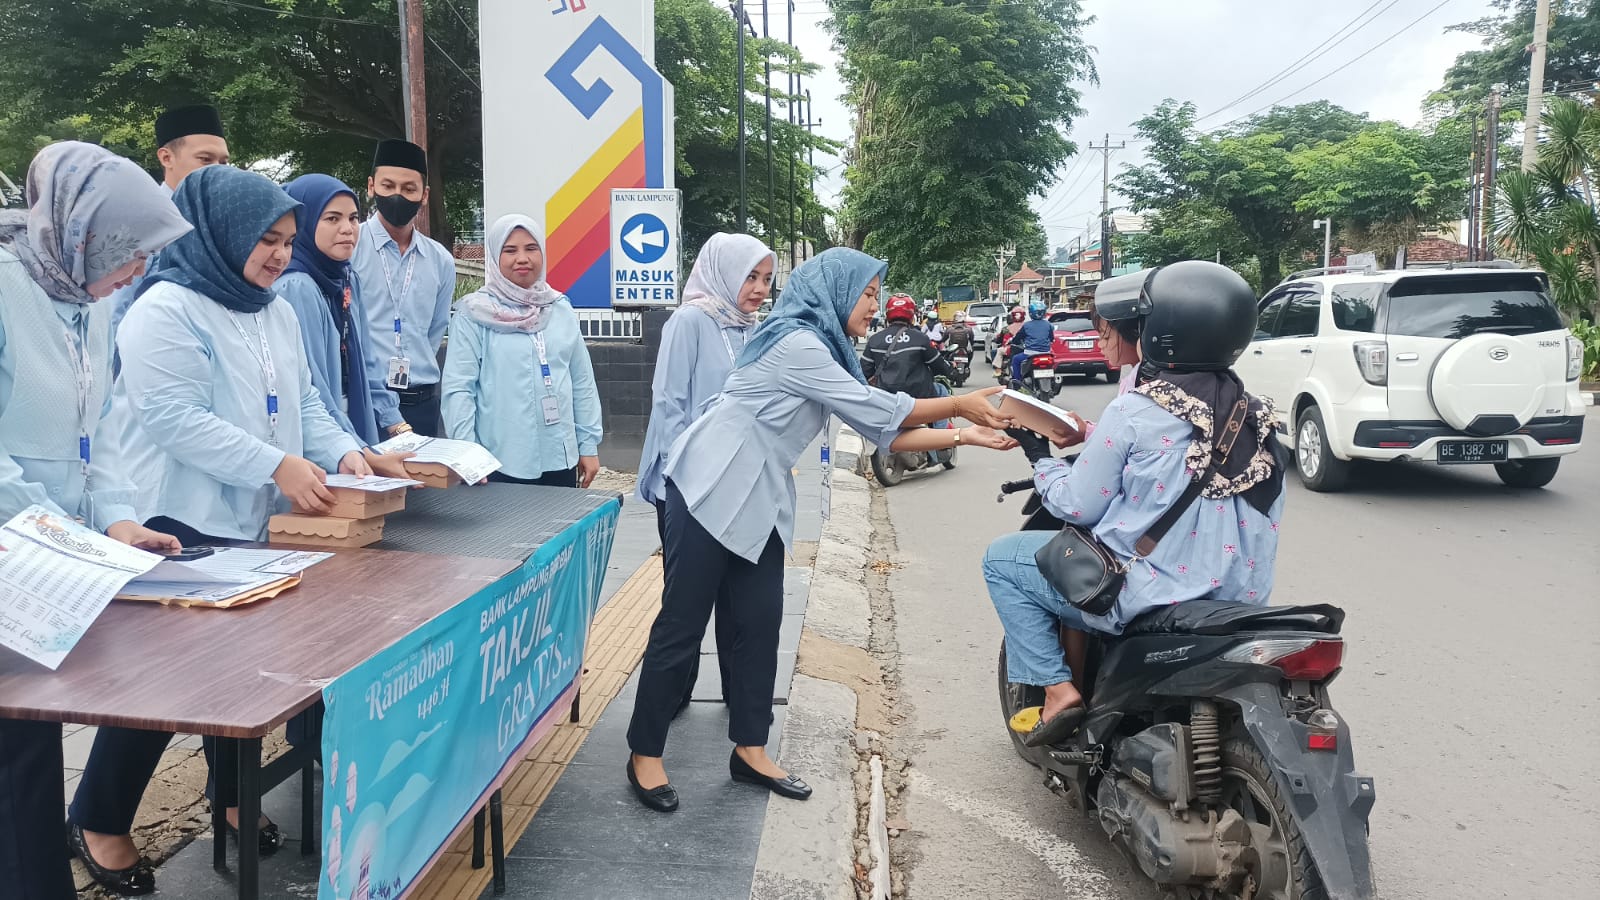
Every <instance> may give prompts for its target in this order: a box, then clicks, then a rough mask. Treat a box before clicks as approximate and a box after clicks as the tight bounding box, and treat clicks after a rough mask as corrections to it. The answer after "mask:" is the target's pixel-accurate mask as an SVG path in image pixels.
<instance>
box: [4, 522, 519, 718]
mask: <svg viewBox="0 0 1600 900" xmlns="http://www.w3.org/2000/svg"><path fill="white" fill-rule="evenodd" d="M518 564H519V561H518V560H515V559H491V558H481V557H461V556H437V555H432V554H423V553H409V552H399V551H385V550H370V549H369V550H341V551H337V552H336V553H335V555H334V557H333V558H332V559H329V560H326V561H324V562H322V563H321V564H319V565H316V566H314V567H312V568H311V569H308V570H307V571H306V574H305V580H304V581H302V582H301V584H300V585H299V586H298V587H296V588H293V589H291V590H289V591H286V592H285V593H283V594H281V595H280V596H278V597H275V598H273V599H271V600H266V601H262V602H259V603H253V604H250V605H248V606H243V607H237V608H234V609H185V608H183V607H176V606H170V607H169V606H161V605H159V604H155V603H130V602H124V601H116V602H113V603H112V604H111V605H110V606H109V607H108V608H107V609H106V611H105V612H104V613H103V614H102V615H101V616H100V618H99V620H98V621H96V622H95V624H94V625H93V626H92V627H91V628H90V629H89V631H88V633H86V634H85V635H84V637H83V640H82V641H81V642H79V644H78V646H77V647H76V648H74V649H73V651H72V652H71V653H70V654H69V655H68V656H67V659H66V661H65V662H64V663H62V665H61V668H60V669H59V670H57V671H55V672H51V671H50V670H48V669H46V668H44V667H43V666H41V665H38V664H37V663H34V662H32V661H30V660H27V659H24V658H23V657H21V656H19V655H17V654H14V653H0V717H4V718H12V719H31V720H39V721H55V722H75V723H80V724H84V725H120V726H123V727H128V728H147V729H154V730H160V731H177V732H182V733H185V734H205V735H214V736H220V737H232V738H250V737H261V736H263V735H265V734H267V733H268V732H269V731H271V730H272V729H273V728H274V727H276V726H277V725H279V724H281V723H283V722H285V721H287V720H288V719H289V718H290V717H291V716H293V715H294V714H295V713H298V712H300V711H301V710H303V709H306V708H307V707H309V706H311V705H312V704H314V703H315V702H316V701H317V700H318V699H319V698H320V697H321V695H322V688H323V686H324V685H326V684H327V683H328V682H329V681H331V680H332V679H334V678H337V677H338V676H340V675H343V674H344V673H345V672H348V671H350V670H351V669H352V668H354V667H356V666H357V665H359V664H361V663H362V662H364V661H366V660H367V659H370V658H371V657H372V656H373V655H374V654H376V653H378V652H379V651H380V650H383V649H384V648H386V647H388V646H389V645H391V644H393V643H394V642H396V641H398V640H400V639H401V638H403V637H405V636H406V635H408V634H410V633H411V632H412V631H414V630H416V628H418V627H419V626H421V625H422V624H424V623H425V622H428V621H429V620H431V619H433V618H434V617H436V616H438V615H439V614H441V613H443V612H445V611H446V610H448V609H450V608H451V607H453V606H455V605H456V604H457V603H460V602H461V601H463V600H465V599H467V598H468V597H470V596H472V595H473V594H474V593H476V592H477V591H478V590H479V589H480V588H483V587H484V586H486V585H488V584H491V583H493V582H494V581H495V580H496V579H498V578H500V577H501V576H503V575H505V574H506V573H508V572H510V571H512V570H513V569H515V568H516V567H517V566H518Z"/></svg>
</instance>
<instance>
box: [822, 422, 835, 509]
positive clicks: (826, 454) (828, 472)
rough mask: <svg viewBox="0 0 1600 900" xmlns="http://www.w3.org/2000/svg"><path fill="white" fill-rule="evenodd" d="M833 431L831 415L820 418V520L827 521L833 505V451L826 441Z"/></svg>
mask: <svg viewBox="0 0 1600 900" xmlns="http://www.w3.org/2000/svg"><path fill="white" fill-rule="evenodd" d="M832 432H833V416H832V415H829V416H828V417H827V418H825V419H823V420H822V521H824V522H826V521H828V516H829V514H830V513H831V512H832V507H833V451H832V450H831V449H830V448H829V446H828V441H829V438H830V436H831V434H832Z"/></svg>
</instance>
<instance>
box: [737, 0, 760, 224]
mask: <svg viewBox="0 0 1600 900" xmlns="http://www.w3.org/2000/svg"><path fill="white" fill-rule="evenodd" d="M733 20H734V21H733V30H734V32H735V33H736V34H737V35H738V39H737V40H736V41H735V51H734V52H735V53H736V54H737V55H738V57H739V62H738V72H739V75H738V79H737V80H738V82H739V85H738V92H739V231H741V232H744V231H748V230H749V224H748V223H749V221H750V202H749V191H748V188H749V184H748V182H749V178H748V175H747V172H746V165H745V160H746V153H747V148H746V146H745V145H746V143H747V141H746V135H745V129H744V32H745V29H746V28H749V27H750V17H749V16H747V15H745V12H744V0H733ZM751 33H752V34H754V33H755V29H753V28H751Z"/></svg>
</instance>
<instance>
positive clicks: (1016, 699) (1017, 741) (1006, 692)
mask: <svg viewBox="0 0 1600 900" xmlns="http://www.w3.org/2000/svg"><path fill="white" fill-rule="evenodd" d="M995 671H996V672H997V673H998V675H999V678H1000V727H1001V728H1003V729H1005V732H1006V734H1008V735H1010V737H1011V747H1012V749H1014V750H1016V751H1017V755H1018V756H1020V757H1022V758H1023V759H1024V760H1025V761H1027V762H1030V763H1031V762H1033V760H1032V759H1029V758H1028V748H1026V747H1024V746H1022V735H1020V734H1017V733H1016V732H1015V731H1012V730H1011V717H1012V716H1014V715H1016V714H1017V713H1018V712H1020V711H1022V710H1024V709H1027V708H1028V707H1030V706H1043V705H1044V688H1042V687H1035V686H1034V685H1031V684H1012V683H1011V682H1010V681H1008V680H1006V639H1005V638H1001V639H1000V662H999V664H998V665H997V666H996V668H995Z"/></svg>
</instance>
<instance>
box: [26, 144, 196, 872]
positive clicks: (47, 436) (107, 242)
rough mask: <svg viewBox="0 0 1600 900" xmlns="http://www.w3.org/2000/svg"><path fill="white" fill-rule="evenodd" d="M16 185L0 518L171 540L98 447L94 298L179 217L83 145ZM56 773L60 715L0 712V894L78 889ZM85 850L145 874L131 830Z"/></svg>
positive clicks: (104, 345) (141, 179) (103, 371)
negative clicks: (18, 204) (28, 718)
mask: <svg viewBox="0 0 1600 900" xmlns="http://www.w3.org/2000/svg"><path fill="white" fill-rule="evenodd" d="M26 185H27V189H26V199H27V202H28V209H27V210H26V211H5V212H0V521H5V520H9V519H11V518H12V517H13V516H15V515H16V514H17V513H19V512H21V511H22V510H24V509H26V508H28V507H29V506H32V505H35V504H38V505H40V506H44V507H46V508H50V509H53V510H55V511H56V512H58V513H60V514H63V515H67V516H75V517H80V518H82V519H83V520H84V521H85V522H86V523H88V524H89V525H90V526H92V527H94V528H99V529H103V530H104V531H105V532H106V534H108V535H110V536H111V537H113V538H115V539H117V540H119V541H122V542H123V543H126V544H132V545H134V546H136V547H143V548H145V549H147V550H156V551H163V552H169V551H174V550H177V549H178V541H177V540H176V539H175V538H173V537H171V536H169V535H165V534H158V533H156V532H154V531H151V530H150V529H147V528H144V527H143V526H141V525H139V524H138V523H137V522H136V521H135V518H136V515H135V512H134V508H133V505H132V499H133V492H134V487H133V484H132V483H131V482H130V481H129V479H128V478H127V477H126V475H125V474H124V471H123V470H122V469H121V468H120V466H119V465H118V463H117V458H116V456H115V455H114V454H106V453H103V452H101V450H102V443H103V442H102V434H103V433H104V432H103V430H102V429H101V428H100V427H99V422H100V413H101V411H102V408H103V403H102V400H103V398H104V397H105V395H106V390H107V388H108V386H109V385H110V384H111V327H110V325H111V312H112V311H111V310H110V309H109V308H104V307H103V306H101V305H97V304H96V303H95V301H97V300H100V299H103V298H104V297H106V296H108V295H109V294H111V293H112V291H114V290H116V289H117V288H119V287H122V286H123V285H126V284H130V283H132V282H133V280H134V279H135V278H137V277H138V276H139V275H140V274H142V273H143V271H144V262H145V260H146V259H147V258H149V257H150V256H151V255H153V254H154V253H155V252H156V251H158V250H160V249H161V248H162V247H164V246H166V245H167V244H168V243H170V242H172V241H174V240H176V239H177V238H178V237H180V236H182V235H183V234H184V233H185V232H187V231H188V230H189V227H190V226H189V223H187V222H185V221H184V220H183V217H182V216H180V215H179V214H178V211H177V209H175V208H174V207H173V205H172V201H171V200H169V199H167V197H166V195H165V194H164V193H163V192H162V191H161V189H160V188H159V187H157V186H156V184H155V182H153V181H151V180H150V176H149V175H146V174H145V173H144V172H143V171H142V170H140V168H139V167H138V166H136V165H134V164H133V163H132V162H130V161H128V160H126V159H122V158H121V157H118V156H113V155H112V154H111V153H109V152H107V151H106V150H104V149H102V148H100V147H95V146H92V145H90V144H82V143H77V142H71V141H69V142H63V143H58V144H52V145H50V146H48V147H46V148H45V149H43V150H41V151H40V152H39V155H38V156H37V157H35V158H34V161H33V164H32V165H30V166H29V167H28V177H27V181H26ZM68 410H70V411H71V413H70V414H63V413H64V411H68ZM85 437H87V439H88V440H87V444H88V450H89V453H88V456H89V459H88V460H87V464H85V462H86V461H85V460H84V459H83V458H82V454H81V450H82V449H83V445H82V444H81V443H80V439H81V438H85ZM8 652H9V651H6V650H0V655H4V654H6V653H8ZM61 784H62V756H61V726H60V725H58V724H56V723H54V722H18V721H12V720H8V719H0V885H4V886H5V889H4V891H3V893H4V894H5V895H6V896H7V897H13V898H17V900H73V898H75V897H77V892H76V890H75V889H74V886H73V880H72V872H71V869H70V868H68V866H67V844H66V842H65V840H64V839H63V833H62V829H61V809H62V806H63V805H64V804H65V802H66V800H65V796H64V794H63V792H62V788H61ZM123 830H124V831H126V829H123ZM79 852H80V854H83V853H87V852H88V851H85V850H82V849H81V848H80V849H79ZM95 852H96V854H97V856H90V858H89V859H88V860H86V862H90V863H91V865H90V869H89V871H90V873H91V874H93V875H94V876H95V880H96V881H98V882H100V883H101V884H102V885H105V886H106V887H109V888H112V889H113V890H118V889H126V888H133V889H135V890H138V889H139V888H141V887H143V888H145V889H146V891H147V890H148V888H149V887H150V886H151V885H153V882H154V875H153V873H152V872H151V869H150V866H149V863H148V862H146V861H144V860H142V859H141V858H140V857H139V854H138V851H137V850H136V849H135V848H134V846H133V843H132V842H131V841H127V842H126V843H125V844H123V843H120V842H118V841H117V840H116V839H115V837H114V836H108V838H107V841H106V842H103V843H97V846H96V848H95ZM95 863H98V864H95Z"/></svg>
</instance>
